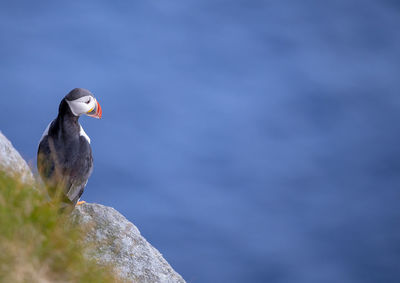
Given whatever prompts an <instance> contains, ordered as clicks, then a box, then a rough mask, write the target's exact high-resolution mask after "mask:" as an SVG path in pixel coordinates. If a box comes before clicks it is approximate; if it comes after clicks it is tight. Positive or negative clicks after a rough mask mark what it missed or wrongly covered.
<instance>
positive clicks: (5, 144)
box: [0, 131, 34, 183]
mask: <svg viewBox="0 0 400 283" xmlns="http://www.w3.org/2000/svg"><path fill="white" fill-rule="evenodd" d="M0 171H4V172H6V173H7V174H8V175H10V176H13V177H20V178H21V180H22V181H23V182H26V183H33V181H34V178H33V175H32V172H31V169H30V168H29V166H28V164H26V162H25V160H24V159H23V158H22V157H21V155H20V154H19V153H18V151H17V150H16V149H15V148H14V147H13V145H12V144H11V142H10V141H9V140H8V139H7V138H6V137H5V136H4V135H3V134H2V132H1V131H0Z"/></svg>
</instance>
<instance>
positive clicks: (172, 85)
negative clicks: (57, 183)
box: [0, 0, 400, 283]
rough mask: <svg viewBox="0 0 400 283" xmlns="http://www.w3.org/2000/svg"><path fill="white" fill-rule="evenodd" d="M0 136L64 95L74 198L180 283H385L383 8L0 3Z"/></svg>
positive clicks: (27, 149)
mask: <svg viewBox="0 0 400 283" xmlns="http://www.w3.org/2000/svg"><path fill="white" fill-rule="evenodd" d="M0 36H1V44H0V78H1V79H0V82H1V92H0V98H1V102H0V130H1V131H3V133H4V134H5V135H6V136H7V137H8V138H9V139H10V140H11V141H12V142H13V144H14V145H15V147H16V148H17V149H18V150H19V151H20V152H21V154H22V155H23V156H24V157H25V158H26V159H27V160H30V161H31V163H32V165H33V166H34V167H35V163H36V161H35V157H36V149H37V145H38V141H39V139H40V137H41V135H42V132H43V130H44V129H45V127H46V126H47V124H48V123H49V122H50V121H51V120H52V119H53V118H54V117H55V116H56V115H57V110H58V104H59V102H60V100H61V99H62V97H63V96H64V95H66V94H67V93H68V92H69V91H70V90H71V89H73V88H75V87H83V88H87V89H89V90H91V91H92V92H93V93H94V94H95V95H96V97H97V98H98V100H99V101H100V103H101V105H102V108H103V119H102V120H96V119H91V118H87V117H82V118H81V119H80V121H81V124H82V125H83V126H84V128H85V131H86V132H87V133H88V135H89V136H90V137H91V139H92V147H93V151H94V158H95V171H94V174H93V175H92V178H91V179H90V181H89V183H88V186H87V188H86V191H85V193H84V195H83V199H84V200H86V201H88V202H98V203H101V204H105V205H109V206H113V207H115V208H116V209H117V210H119V211H120V212H121V213H123V214H124V215H125V216H126V217H127V218H128V219H129V220H131V221H133V222H134V223H135V224H136V225H137V226H138V227H139V229H140V230H141V232H142V234H143V235H144V236H145V237H146V238H147V239H148V240H149V241H150V242H151V243H152V244H153V245H154V246H155V247H157V248H158V249H159V250H160V251H161V252H162V253H163V255H164V256H165V257H166V259H167V260H168V261H169V262H170V263H171V265H172V266H173V267H174V268H175V269H176V270H177V271H178V272H179V273H181V274H182V275H183V277H184V278H185V279H186V280H187V281H188V282H260V283H261V282H271V283H283V282H295V283H313V282H316V283H317V282H324V283H326V282H328V283H329V282H335V283H336V282H338V283H347V282H349V283H350V282H351V283H354V282H362V283H369V282H374V283H375V282H379V283H381V282H384V283H391V282H396V283H398V282H400V210H399V201H400V191H399V184H400V175H399V170H400V147H399V138H400V126H399V121H400V111H399V109H400V93H399V91H400V77H399V74H400V3H399V2H398V1H390V0H387V1H372V0H364V1H357V0H337V1H329V2H328V1H317V0H314V1H295V0H285V1H257V0H253V1H244V0H234V1H224V0H202V1H193V0H185V1H177V0H170V1H155V0H146V1H118V0H117V1H79V2H78V1H73V2H72V1H70V2H68V3H67V2H65V1H64V2H59V1H1V2H0Z"/></svg>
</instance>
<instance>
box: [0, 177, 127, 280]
mask: <svg viewBox="0 0 400 283" xmlns="http://www.w3.org/2000/svg"><path fill="white" fill-rule="evenodd" d="M59 207H60V206H59V204H58V203H57V202H54V201H53V202H51V203H50V202H49V201H48V199H47V198H46V196H45V194H44V193H42V192H40V191H39V190H37V189H34V188H32V187H31V186H29V185H24V184H21V183H20V182H18V181H16V180H14V179H12V178H9V177H7V176H5V175H4V174H3V173H1V172H0V282H15V283H20V282H29V283H31V282H32V283H34V282H40V283H42V282H96V283H102V282H104V283H106V282H121V281H119V280H118V279H117V278H116V277H115V275H114V273H113V272H112V268H111V267H110V266H101V265H98V264H97V263H95V262H94V261H91V260H88V259H87V258H85V257H84V253H85V248H86V247H85V244H84V242H83V238H84V236H85V232H84V230H83V229H82V228H81V227H79V226H78V225H76V224H74V223H73V221H71V217H70V214H69V213H60V212H59ZM92 248H93V247H92Z"/></svg>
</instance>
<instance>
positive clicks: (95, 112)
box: [86, 100, 103, 119]
mask: <svg viewBox="0 0 400 283" xmlns="http://www.w3.org/2000/svg"><path fill="white" fill-rule="evenodd" d="M102 114H103V111H102V110H101V106H100V104H99V102H98V101H97V100H96V105H95V107H94V108H93V109H92V110H90V111H89V112H88V113H86V115H88V116H90V117H94V118H97V119H100V118H101V115H102Z"/></svg>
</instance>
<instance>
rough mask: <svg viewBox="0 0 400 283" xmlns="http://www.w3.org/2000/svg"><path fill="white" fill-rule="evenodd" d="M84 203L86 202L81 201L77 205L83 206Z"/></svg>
mask: <svg viewBox="0 0 400 283" xmlns="http://www.w3.org/2000/svg"><path fill="white" fill-rule="evenodd" d="M84 203H86V201H84V200H81V201H78V202H77V203H76V205H81V204H84Z"/></svg>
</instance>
